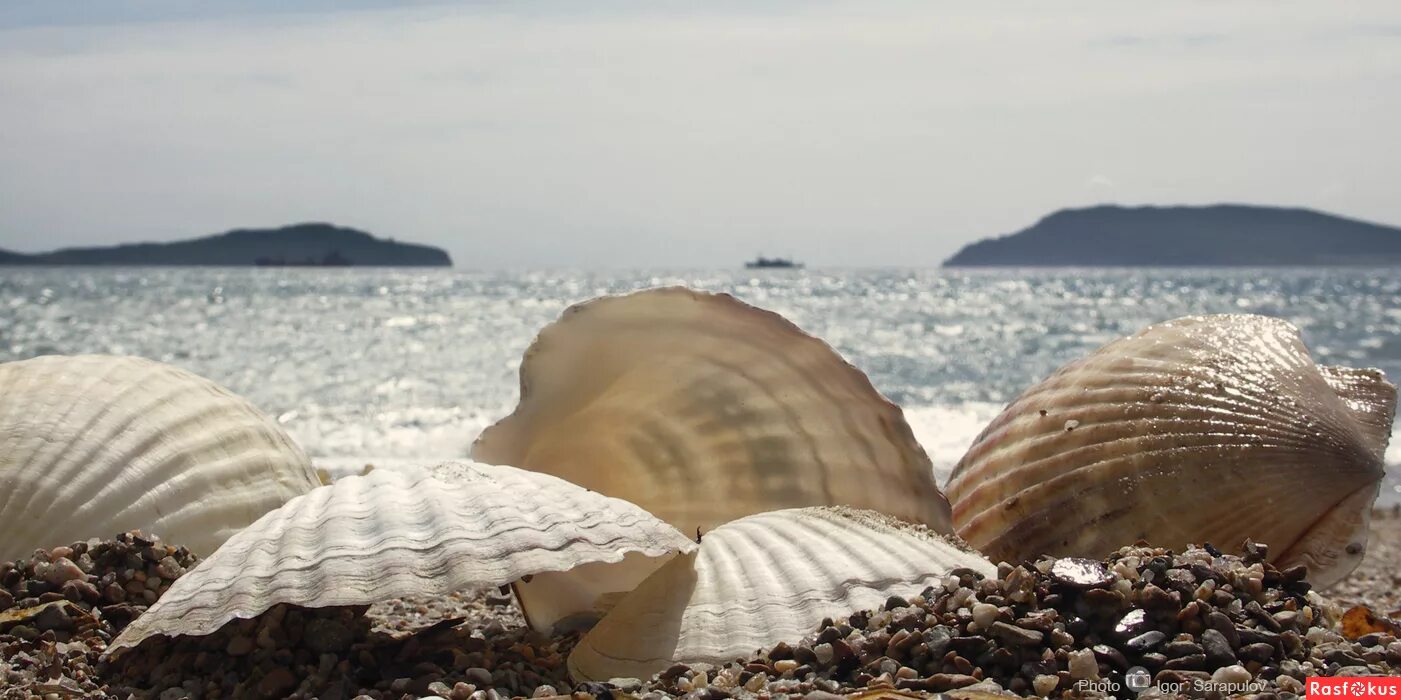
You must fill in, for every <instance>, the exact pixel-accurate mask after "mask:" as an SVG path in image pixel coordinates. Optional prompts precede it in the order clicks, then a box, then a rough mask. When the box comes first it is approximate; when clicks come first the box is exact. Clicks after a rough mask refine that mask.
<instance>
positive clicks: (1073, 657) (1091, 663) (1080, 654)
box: [1067, 649, 1099, 680]
mask: <svg viewBox="0 0 1401 700" xmlns="http://www.w3.org/2000/svg"><path fill="white" fill-rule="evenodd" d="M1068 658H1069V660H1070V662H1069V664H1068V668H1067V670H1069V671H1070V677H1071V678H1074V679H1075V680H1094V679H1097V678H1099V664H1098V663H1097V662H1096V661H1095V653H1094V652H1093V651H1091V650H1089V649H1077V650H1075V651H1072V652H1070V654H1069V657H1068Z"/></svg>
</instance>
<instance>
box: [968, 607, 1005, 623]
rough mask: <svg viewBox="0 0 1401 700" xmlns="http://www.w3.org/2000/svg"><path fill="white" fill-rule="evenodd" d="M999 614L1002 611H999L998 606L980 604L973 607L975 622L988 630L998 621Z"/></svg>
mask: <svg viewBox="0 0 1401 700" xmlns="http://www.w3.org/2000/svg"><path fill="white" fill-rule="evenodd" d="M998 612H1000V611H999V610H998V609H997V606H996V605H989V604H988V603H978V604H976V605H974V606H973V622H974V624H976V625H978V627H979V628H981V629H987V628H988V627H990V626H992V623H993V622H996V621H997V615H998Z"/></svg>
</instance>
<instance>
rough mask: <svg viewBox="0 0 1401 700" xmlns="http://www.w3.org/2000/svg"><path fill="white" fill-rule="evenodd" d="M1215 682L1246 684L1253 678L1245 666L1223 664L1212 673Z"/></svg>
mask: <svg viewBox="0 0 1401 700" xmlns="http://www.w3.org/2000/svg"><path fill="white" fill-rule="evenodd" d="M1211 680H1212V682H1213V683H1229V684H1231V685H1237V686H1244V685H1245V684H1247V683H1249V682H1250V680H1251V675H1250V672H1249V671H1247V670H1245V667H1244V666H1240V665H1232V666H1222V667H1221V668H1218V669H1216V673H1213V674H1211Z"/></svg>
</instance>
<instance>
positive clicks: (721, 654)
mask: <svg viewBox="0 0 1401 700" xmlns="http://www.w3.org/2000/svg"><path fill="white" fill-rule="evenodd" d="M959 568H968V569H972V570H974V571H976V572H978V573H980V574H983V575H984V576H995V575H996V571H997V570H996V567H994V566H993V565H992V564H991V563H989V562H988V561H987V560H986V559H984V558H983V557H981V556H979V555H978V554H977V553H975V552H972V551H971V550H968V549H967V548H966V547H965V546H963V545H962V544H961V543H960V542H957V540H956V538H952V539H951V538H948V537H946V536H943V535H939V534H936V533H934V532H933V531H931V530H929V529H928V528H925V527H923V526H916V525H909V524H907V523H903V522H900V521H898V520H895V519H894V518H890V517H889V516H886V515H882V514H880V513H875V512H872V511H859V510H853V509H849V508H800V509H789V510H782V511H774V512H771V513H761V514H759V515H751V516H748V517H746V518H742V519H740V520H736V521H734V522H731V523H727V524H725V525H721V526H720V527H718V528H716V529H714V530H712V531H711V532H708V533H706V535H705V537H704V538H703V539H702V540H701V546H700V549H699V550H698V551H697V552H696V553H694V554H687V555H680V556H677V557H676V558H674V559H672V560H671V561H670V562H667V563H666V564H665V565H663V566H662V567H661V568H660V569H658V570H657V571H656V572H655V573H653V574H652V575H651V576H649V577H648V578H647V579H646V580H645V581H643V582H642V584H641V585H639V586H638V587H637V589H636V590H634V591H633V592H631V593H629V594H627V595H625V596H623V597H622V599H621V600H620V601H619V602H618V604H617V605H616V606H615V607H614V608H613V610H612V611H611V612H609V613H608V615H606V616H604V618H603V619H602V620H601V621H599V623H598V625H597V626H595V627H594V628H593V629H592V630H590V631H589V633H588V634H586V635H584V637H583V639H581V640H580V641H579V644H578V646H576V647H575V648H574V651H573V653H571V654H570V656H569V672H570V674H571V675H572V676H573V677H574V679H575V680H576V681H584V680H606V679H609V678H616V677H633V678H647V677H649V676H651V675H652V674H654V673H657V672H659V671H662V670H665V669H666V668H667V667H668V666H670V665H672V664H674V663H677V662H683V663H696V662H705V663H723V662H727V661H731V660H733V659H735V658H738V657H743V656H747V655H750V654H753V653H754V652H756V651H759V650H766V649H768V648H770V647H772V646H773V645H775V644H777V643H778V642H788V643H789V644H795V643H797V642H798V641H800V640H801V639H802V638H803V637H805V636H809V635H812V634H814V633H816V632H817V631H818V629H817V628H818V626H819V625H820V624H821V621H822V619H823V618H826V617H834V618H835V617H838V616H842V615H847V614H850V613H853V612H856V611H858V610H864V609H869V608H877V607H880V606H881V605H883V604H884V603H885V601H886V600H887V599H888V598H889V597H890V596H902V597H906V598H908V597H911V596H914V595H917V594H919V593H920V592H921V591H923V590H924V589H925V588H927V587H929V586H931V585H935V584H937V583H938V582H940V581H941V580H942V579H943V578H944V576H946V575H947V574H948V573H949V572H950V571H952V570H954V569H959Z"/></svg>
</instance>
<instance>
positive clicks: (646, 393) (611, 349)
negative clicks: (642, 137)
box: [472, 288, 952, 629]
mask: <svg viewBox="0 0 1401 700" xmlns="http://www.w3.org/2000/svg"><path fill="white" fill-rule="evenodd" d="M520 381H521V398H520V404H519V405H518V406H517V407H516V410H515V412H514V413H512V414H511V415H510V416H508V417H506V418H505V419H503V420H501V421H500V422H498V423H497V424H495V425H493V426H491V427H490V428H487V429H486V430H485V431H484V432H483V433H482V435H481V437H480V438H479V439H478V441H477V443H476V444H475V446H474V447H473V450H472V457H473V458H474V459H476V460H478V461H482V462H487V463H491V464H509V465H513V466H517V467H522V468H526V469H533V470H536V471H541V472H545V473H548V474H553V475H555V476H558V477H561V478H564V479H567V480H569V481H572V482H574V483H576V484H579V485H581V486H584V487H586V488H589V489H593V490H595V491H598V492H600V493H604V494H607V495H610V496H615V497H618V498H623V499H626V500H628V501H631V502H633V503H636V504H638V505H640V506H642V507H643V508H645V509H647V510H648V511H649V512H651V513H653V514H655V515H656V516H657V517H659V518H661V519H662V520H665V521H667V522H669V523H671V524H672V525H675V526H676V527H677V528H678V529H680V530H681V531H682V532H684V533H686V534H687V535H694V534H695V533H697V532H698V531H701V532H708V531H709V530H711V529H713V528H715V527H716V526H718V525H720V524H722V523H725V522H729V521H731V520H734V519H735V518H740V517H743V516H746V515H750V514H753V513H760V512H764V511H770V510H778V509H782V508H794V507H804V506H821V505H847V506H852V507H856V508H869V509H872V510H877V511H880V512H883V513H888V514H890V515H894V516H896V517H899V518H902V519H904V520H908V521H911V522H918V523H923V524H926V525H929V526H930V527H933V528H934V529H936V530H939V531H940V532H952V524H951V520H950V514H949V506H948V501H947V499H945V498H944V496H943V494H942V493H940V492H939V489H938V487H937V485H936V483H935V481H934V476H933V468H932V466H931V465H930V462H929V458H928V457H927V456H926V455H925V453H924V450H923V449H922V448H920V446H919V443H918V442H916V441H915V439H914V436H913V434H912V433H911V431H910V427H909V425H908V424H907V423H906V422H905V419H904V415H903V414H902V413H901V411H900V408H899V407H898V406H896V405H894V404H893V403H891V402H890V401H888V400H887V399H885V397H883V396H881V395H880V393H879V392H877V391H876V390H875V388H873V387H872V386H871V382H870V380H868V379H867V378H866V375H864V374H862V373H861V372H860V371H859V370H857V369H856V368H855V367H852V366H851V365H850V364H848V363H847V362H846V361H845V360H843V359H842V358H841V357H840V356H839V355H838V354H837V353H836V352H835V351H833V350H832V348H830V347H829V346H828V345H827V344H826V343H823V342H822V341H821V340H818V339H816V338H814V337H812V336H810V335H807V334H806V333H804V332H803V331H801V330H800V329H798V328H797V327H796V326H794V325H793V324H792V323H789V322H788V321H786V320H784V319H783V318H782V317H781V316H779V315H778V314H775V313H772V312H769V311H764V310H761V309H757V308H754V307H752V306H749V305H747V304H744V303H742V302H739V301H737V300H735V299H734V298H733V297H731V296H729V295H725V294H710V293H705V292H697V291H692V290H688V289H682V288H663V289H651V290H646V291H642V292H636V293H633V294H627V295H623V296H615V297H603V298H599V299H595V300H593V301H589V302H585V303H582V304H579V305H576V306H574V307H571V308H570V309H569V310H567V311H566V312H565V313H564V314H563V316H561V318H560V319H559V320H558V321H556V322H555V323H553V324H551V325H550V326H548V327H546V328H545V329H544V330H542V331H541V332H540V335H539V337H538V338H536V340H535V342H534V344H532V345H531V347H530V349H529V350H528V351H527V352H526V354H525V358H524V360H523V362H522V364H521V370H520ZM635 573H636V574H637V575H638V577H623V578H621V579H620V580H618V581H616V582H613V583H611V584H609V586H608V587H610V588H611V591H607V590H602V589H600V588H599V587H598V586H596V585H592V584H580V585H585V586H586V593H585V595H584V597H585V598H588V599H591V600H592V599H595V598H597V596H598V595H599V594H607V593H609V592H626V591H628V590H630V589H631V588H632V585H633V584H635V583H636V582H637V581H640V580H641V578H640V576H643V575H646V573H648V570H647V568H646V567H645V566H644V567H637V568H636V570H635ZM565 578H573V577H565ZM556 583H558V584H559V585H557V586H555V587H553V588H552V589H551V590H550V591H548V592H537V591H532V587H535V586H537V584H536V583H534V582H532V583H531V584H528V585H524V586H519V587H517V592H518V594H520V596H521V598H522V600H525V601H526V608H527V610H530V609H531V608H534V609H535V611H536V613H535V614H531V615H530V616H529V618H530V621H531V623H532V625H534V626H536V627H537V628H539V629H548V628H549V627H550V626H551V625H553V624H554V622H555V621H556V619H557V618H556V619H552V617H555V616H566V615H568V614H570V611H569V610H568V609H567V608H568V607H570V606H568V605H561V606H558V607H559V608H560V609H558V610H555V611H553V613H551V614H542V613H541V611H542V610H543V608H544V605H542V604H538V603H537V604H535V605H532V604H531V601H532V599H538V598H548V599H550V600H552V601H559V600H561V598H560V595H561V593H562V592H564V591H567V590H568V589H569V588H570V586H571V585H573V584H572V583H571V582H570V581H556Z"/></svg>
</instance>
